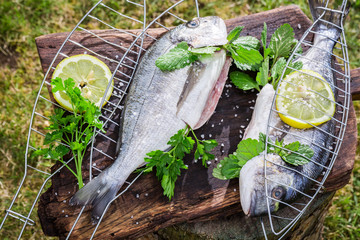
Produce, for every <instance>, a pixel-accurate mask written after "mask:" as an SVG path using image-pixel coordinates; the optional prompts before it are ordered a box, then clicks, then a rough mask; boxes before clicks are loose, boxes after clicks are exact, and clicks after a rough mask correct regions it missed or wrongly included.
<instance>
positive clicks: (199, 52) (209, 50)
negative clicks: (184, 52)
mask: <svg viewBox="0 0 360 240" xmlns="http://www.w3.org/2000/svg"><path fill="white" fill-rule="evenodd" d="M220 49H221V48H219V47H202V48H191V49H190V50H189V52H191V53H192V54H195V55H211V54H213V53H214V52H216V51H219V50H220Z"/></svg>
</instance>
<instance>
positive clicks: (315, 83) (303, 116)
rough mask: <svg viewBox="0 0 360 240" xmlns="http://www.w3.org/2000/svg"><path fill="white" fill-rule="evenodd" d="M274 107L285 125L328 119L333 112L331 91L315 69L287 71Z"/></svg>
mask: <svg viewBox="0 0 360 240" xmlns="http://www.w3.org/2000/svg"><path fill="white" fill-rule="evenodd" d="M276 109H277V110H278V111H279V116H280V118H281V120H282V121H284V122H285V123H286V124H288V125H289V126H291V127H295V128H301V129H303V128H311V127H313V126H312V125H314V126H318V125H320V124H322V123H324V122H327V121H329V120H330V119H331V118H332V116H333V115H334V113H335V99H334V93H333V91H332V89H331V87H330V85H329V83H328V82H327V81H326V80H325V79H324V78H323V77H322V76H321V75H320V74H319V73H317V72H314V71H311V70H306V69H302V70H300V71H295V72H292V73H291V74H289V75H287V76H286V78H285V79H284V81H282V82H281V84H280V86H279V89H278V95H277V97H276Z"/></svg>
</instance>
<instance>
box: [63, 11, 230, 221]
mask: <svg viewBox="0 0 360 240" xmlns="http://www.w3.org/2000/svg"><path fill="white" fill-rule="evenodd" d="M226 37H227V32H226V26H225V23H224V21H223V20H222V19H221V18H219V17H214V16H211V17H204V18H195V19H193V20H192V21H190V22H188V23H185V24H182V25H179V26H177V27H176V28H174V29H173V30H171V31H169V32H167V33H166V34H165V35H163V36H162V37H161V38H160V39H158V40H157V41H156V42H155V43H154V44H153V45H152V46H151V47H150V48H149V49H148V50H147V51H146V53H145V54H144V56H143V58H142V60H141V62H140V64H139V66H138V69H137V71H136V73H135V75H134V78H133V80H132V83H131V87H130V90H129V93H128V95H127V99H126V102H125V105H124V110H123V113H122V117H121V120H120V140H119V143H120V144H118V145H119V148H120V147H121V150H120V151H119V155H118V157H117V159H116V161H115V162H114V163H113V165H112V166H110V167H109V168H107V169H106V170H105V171H103V172H102V173H101V174H100V175H99V176H97V177H96V178H94V179H93V180H92V181H90V182H89V183H88V184H86V185H85V186H84V187H83V188H82V189H80V190H79V191H78V192H77V193H76V194H75V195H74V197H73V198H72V199H71V200H70V204H72V205H88V204H91V205H92V206H93V211H92V218H93V220H94V221H96V220H97V219H99V217H100V216H101V214H102V213H103V211H104V209H105V207H106V206H107V204H108V203H109V202H110V201H111V200H112V199H113V198H114V197H115V195H116V193H117V192H118V190H119V189H120V187H121V186H122V185H123V183H124V182H125V180H126V179H127V178H128V176H129V175H130V174H131V173H132V172H133V171H134V170H135V169H136V168H138V167H140V166H142V165H144V164H145V162H144V158H145V157H146V154H147V153H149V152H151V151H154V150H163V151H165V150H166V149H168V148H169V146H168V145H167V142H168V141H169V139H170V137H171V136H173V135H174V134H175V133H176V132H177V131H178V130H180V129H183V128H185V127H186V125H187V124H188V125H189V126H190V127H192V128H193V129H196V128H199V127H201V126H202V125H203V124H204V123H205V122H206V121H207V120H208V119H209V118H210V116H211V115H212V113H213V112H214V109H215V107H216V104H217V102H218V100H219V97H220V95H221V92H222V89H223V86H224V84H225V81H226V78H227V72H228V69H229V67H230V63H231V62H230V61H229V60H228V59H227V58H226V53H225V51H224V50H221V51H218V52H216V53H215V54H213V55H212V56H211V57H208V58H204V59H201V60H200V61H198V62H195V63H194V64H192V65H191V66H188V67H185V68H182V69H179V70H176V71H172V72H162V71H161V70H160V69H159V68H157V67H156V66H155V61H156V59H157V58H158V57H159V56H161V55H163V54H165V53H167V52H169V50H171V49H172V48H174V47H175V46H176V45H177V44H178V43H180V42H182V41H186V42H187V43H188V44H189V45H190V46H192V47H195V48H198V47H204V46H217V45H223V44H226V43H227V39H226Z"/></svg>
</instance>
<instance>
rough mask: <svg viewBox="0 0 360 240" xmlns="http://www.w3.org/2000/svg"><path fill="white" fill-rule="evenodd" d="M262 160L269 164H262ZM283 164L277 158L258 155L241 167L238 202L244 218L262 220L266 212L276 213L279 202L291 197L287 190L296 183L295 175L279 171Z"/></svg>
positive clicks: (290, 190)
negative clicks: (258, 218) (256, 217)
mask: <svg viewBox="0 0 360 240" xmlns="http://www.w3.org/2000/svg"><path fill="white" fill-rule="evenodd" d="M265 157H266V159H267V160H268V161H265V159H264V158H265ZM265 162H266V180H265V167H264V164H265ZM274 163H275V164H274ZM284 164H285V163H284V161H283V160H282V159H281V158H280V157H279V156H278V155H275V154H266V156H265V155H264V154H260V155H259V156H256V157H254V158H252V159H251V160H249V161H248V162H247V163H246V164H245V165H244V166H243V168H242V169H241V171H240V178H239V181H240V202H241V206H242V209H243V212H244V213H245V214H246V215H248V216H261V215H265V214H267V213H268V211H270V212H276V211H277V210H278V209H279V206H280V204H281V202H287V201H289V200H290V199H291V198H292V197H293V195H294V190H293V189H292V188H290V187H289V186H292V185H293V184H294V183H295V181H294V179H295V175H294V173H293V172H292V171H291V170H287V169H286V168H284V167H282V166H283V165H284Z"/></svg>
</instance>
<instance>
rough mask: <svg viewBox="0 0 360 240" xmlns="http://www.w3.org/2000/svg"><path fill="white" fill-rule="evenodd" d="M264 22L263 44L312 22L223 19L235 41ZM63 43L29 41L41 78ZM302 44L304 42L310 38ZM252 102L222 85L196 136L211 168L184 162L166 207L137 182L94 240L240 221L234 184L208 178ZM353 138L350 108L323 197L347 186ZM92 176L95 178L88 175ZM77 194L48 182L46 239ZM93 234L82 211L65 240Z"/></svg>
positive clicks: (112, 132)
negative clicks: (204, 141) (280, 30)
mask: <svg viewBox="0 0 360 240" xmlns="http://www.w3.org/2000/svg"><path fill="white" fill-rule="evenodd" d="M263 22H266V23H267V25H268V32H269V34H268V37H269V36H270V35H271V34H272V33H273V32H274V31H275V29H276V28H277V27H279V26H280V25H281V24H284V23H289V24H290V25H291V26H292V27H293V28H294V32H295V35H296V37H297V38H298V39H299V38H300V37H301V36H302V34H303V33H304V31H305V30H306V29H307V28H308V27H309V26H310V24H311V21H310V20H309V19H308V18H307V17H306V16H305V15H304V14H303V13H302V12H301V10H300V9H299V8H298V7H297V6H289V7H283V8H279V9H274V10H271V11H267V12H263V13H259V14H254V15H249V16H245V17H240V18H235V19H230V20H226V24H227V27H228V30H232V29H233V28H234V27H235V26H238V25H243V26H245V28H244V30H243V32H242V35H251V36H254V37H257V38H259V36H260V33H261V31H262V27H263ZM299 26H301V27H299ZM163 32H164V31H163V30H159V29H150V30H149V34H151V35H153V36H159V35H161V34H162V33H163ZM96 33H97V34H98V35H99V36H101V37H102V38H104V39H106V40H108V41H111V42H115V43H122V46H124V47H126V46H128V44H129V43H131V42H132V40H133V37H131V36H129V35H124V34H121V33H119V32H116V31H113V30H104V31H96ZM133 33H134V34H138V31H133ZM66 36H67V33H58V34H51V35H46V36H41V37H39V38H37V39H36V44H37V47H38V52H39V56H40V60H41V63H42V67H43V71H44V72H46V71H47V69H48V68H49V66H50V63H51V61H52V59H53V58H54V56H55V54H56V52H57V50H58V49H59V47H60V45H61V43H62V42H63V41H64V39H65V38H66ZM71 39H72V40H73V41H76V42H81V44H83V45H85V46H90V47H91V48H92V49H93V50H94V51H97V52H100V53H101V54H103V55H105V56H109V57H113V56H114V55H115V54H116V55H119V58H120V57H121V56H122V54H123V53H124V52H121V51H120V52H118V51H117V50H116V49H115V48H113V47H112V46H110V45H109V44H104V42H103V41H100V40H99V39H98V38H96V37H92V36H91V35H89V34H88V33H84V32H76V33H75V34H74V35H73V36H72V37H71ZM308 40H311V36H309V39H308ZM151 43H152V41H151V40H146V41H145V42H144V48H145V49H146V48H147V47H148V46H149V45H150V44H151ZM83 51H84V50H82V49H80V48H77V47H76V46H74V45H71V44H69V45H66V46H65V48H64V50H63V53H65V54H67V55H74V54H78V53H83ZM60 60H61V58H59V59H56V61H55V64H57V63H58V62H59V61H60ZM106 63H107V64H108V65H109V67H110V69H111V70H113V69H114V64H113V63H111V62H106ZM255 99H256V93H254V92H246V93H245V92H243V91H240V90H238V89H235V88H234V87H233V86H232V85H231V84H229V82H228V83H227V87H226V88H225V90H224V93H223V95H222V98H221V100H220V101H219V104H218V107H217V109H216V113H215V114H214V115H213V116H212V117H211V119H210V120H209V122H208V123H207V124H206V125H205V126H204V127H202V128H201V129H199V130H197V131H196V133H197V135H198V136H201V135H204V136H205V138H215V139H216V140H217V141H218V142H219V146H218V147H217V148H216V149H215V150H214V154H215V156H216V159H217V160H215V161H213V162H212V163H211V164H210V166H209V168H208V169H205V168H204V167H202V166H201V164H200V163H195V162H194V161H193V159H192V157H191V156H189V157H188V158H187V159H186V163H187V164H188V165H189V170H187V171H183V172H182V176H181V177H180V178H179V179H178V181H177V182H176V188H175V196H174V198H173V199H172V201H171V202H169V201H168V200H167V199H166V198H165V197H164V196H163V195H162V189H161V186H160V184H159V182H158V180H157V179H156V177H155V175H154V174H153V173H152V174H148V175H143V176H141V177H140V178H139V179H138V180H137V181H136V183H135V184H134V185H133V186H131V188H130V189H129V190H128V191H127V192H126V193H125V194H123V195H122V196H121V197H119V198H118V199H117V200H116V201H114V202H113V204H112V205H111V207H110V208H109V210H108V212H107V213H106V215H105V217H104V220H103V222H102V223H101V225H100V227H99V229H98V230H97V233H96V235H95V237H96V238H98V239H120V238H136V237H140V236H142V235H144V234H146V233H149V232H154V231H157V230H159V229H162V228H165V227H167V226H171V225H174V224H177V223H183V222H188V221H200V220H201V221H205V220H212V219H217V218H224V217H225V218H226V217H228V216H231V215H234V214H240V218H243V216H242V215H241V214H242V213H241V206H240V204H239V191H238V180H231V181H221V180H218V179H215V178H213V177H212V174H211V173H212V169H213V168H214V167H215V166H216V164H217V162H218V161H219V160H221V159H222V158H223V157H224V156H227V155H228V154H229V153H232V152H233V151H234V150H235V149H236V145H237V144H238V142H239V141H240V140H241V134H242V132H243V130H244V127H245V126H246V125H247V124H248V121H249V119H250V117H251V114H252V110H251V109H250V107H251V106H253V105H254V100H255ZM119 116H120V114H119V113H117V114H116V115H115V116H114V119H115V121H118V118H119ZM210 134H211V136H210ZM107 135H108V136H111V138H112V139H117V135H118V128H117V127H116V126H110V127H109V128H108V130H107ZM356 139H357V135H356V119H355V113H354V109H353V107H351V110H350V116H349V120H348V127H347V131H346V134H345V139H344V143H343V145H344V146H346V147H345V148H344V147H343V148H342V149H341V151H340V154H339V157H338V159H337V161H336V162H335V165H334V168H333V171H332V173H331V175H330V176H329V178H328V181H327V182H326V185H325V187H326V189H327V190H328V191H334V190H336V189H339V188H341V187H342V186H344V185H345V184H347V182H348V181H349V178H350V173H351V170H352V168H353V164H354V157H355V148H356ZM96 144H99V145H97V147H98V148H99V149H101V150H103V151H104V152H106V153H107V154H108V155H110V156H112V157H115V144H114V143H111V142H109V141H108V140H107V139H106V138H105V137H104V138H103V139H102V141H97V143H96ZM94 162H95V163H96V166H97V167H98V168H99V169H105V168H106V167H107V166H109V165H110V164H111V163H112V160H110V159H109V158H104V157H101V156H95V157H94ZM58 167H59V164H55V166H53V168H52V169H53V170H55V169H57V168H58ZM89 167H90V166H88V164H86V163H85V164H84V166H83V173H84V177H85V178H87V177H88V174H89V173H88V170H89ZM95 174H97V173H96V172H95ZM132 177H134V176H132ZM76 191H77V187H76V179H75V178H74V177H73V176H72V175H71V173H70V172H69V171H68V170H67V169H65V168H64V169H63V170H62V171H60V172H59V173H58V174H56V175H55V176H54V177H53V178H52V186H51V187H50V188H49V189H48V190H47V191H46V193H44V194H43V195H42V196H41V200H40V202H39V209H38V213H39V218H40V221H41V224H42V227H43V230H44V232H45V234H46V235H49V236H59V237H60V238H61V239H64V238H65V237H66V235H67V233H68V232H69V231H70V229H71V227H72V225H73V223H74V221H75V219H76V217H77V216H78V214H79V212H80V208H79V207H70V206H69V205H68V203H67V201H68V200H69V199H70V198H71V196H72V195H73V194H74V193H75V192H76ZM329 196H330V195H329ZM93 230H94V226H93V225H92V224H91V222H90V211H89V209H88V208H87V209H86V210H85V211H84V213H83V214H82V216H81V217H80V219H79V222H78V224H77V225H76V226H75V228H74V231H73V233H72V234H71V237H70V239H88V238H89V236H90V235H91V234H92V232H93Z"/></svg>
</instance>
